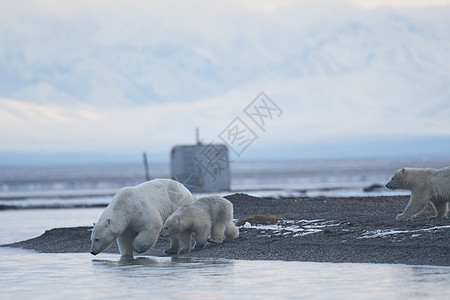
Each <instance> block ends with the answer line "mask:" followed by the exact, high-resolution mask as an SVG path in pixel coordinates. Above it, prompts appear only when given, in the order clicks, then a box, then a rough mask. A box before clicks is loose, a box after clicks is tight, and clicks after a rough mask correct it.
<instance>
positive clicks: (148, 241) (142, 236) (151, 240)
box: [133, 230, 159, 253]
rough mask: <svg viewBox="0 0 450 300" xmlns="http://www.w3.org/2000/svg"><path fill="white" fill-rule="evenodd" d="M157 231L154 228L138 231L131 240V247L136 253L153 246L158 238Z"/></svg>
mask: <svg viewBox="0 0 450 300" xmlns="http://www.w3.org/2000/svg"><path fill="white" fill-rule="evenodd" d="M158 232H159V231H155V230H144V231H141V232H139V233H138V235H137V236H136V238H135V239H134V242H133V249H134V251H136V252H137V253H143V252H145V251H147V250H148V248H150V247H151V246H153V245H154V244H155V243H156V241H157V239H158Z"/></svg>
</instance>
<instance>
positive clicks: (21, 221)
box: [0, 208, 104, 245]
mask: <svg viewBox="0 0 450 300" xmlns="http://www.w3.org/2000/svg"><path fill="white" fill-rule="evenodd" d="M103 210H104V208H73V209H64V208H60V209H23V210H22V209H21V210H3V211H2V210H0V220H2V221H1V222H0V245H4V244H9V243H13V242H19V241H23V240H27V239H30V238H34V237H37V236H40V235H41V234H43V233H44V232H45V230H49V229H52V228H57V227H77V226H92V223H94V222H97V220H98V218H99V217H100V215H101V213H102V212H103Z"/></svg>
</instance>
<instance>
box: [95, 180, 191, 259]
mask: <svg viewBox="0 0 450 300" xmlns="http://www.w3.org/2000/svg"><path fill="white" fill-rule="evenodd" d="M193 202H194V196H192V194H191V192H189V190H188V189H187V188H186V187H184V186H183V185H182V184H181V183H179V182H177V181H174V180H170V179H154V180H151V181H147V182H144V183H141V184H139V185H136V186H131V187H124V188H122V189H121V190H120V191H119V192H118V193H117V194H116V195H115V196H114V198H113V199H112V201H111V203H110V204H109V205H108V206H107V207H106V208H105V210H104V211H103V213H102V214H101V216H100V218H99V220H98V222H97V223H96V224H95V226H94V229H93V231H92V235H91V254H93V255H97V254H99V253H100V252H102V251H105V250H106V249H107V248H108V247H109V246H111V244H112V243H113V242H114V241H115V240H116V239H117V244H118V246H119V250H120V254H121V255H122V257H133V250H134V251H136V252H137V253H142V252H145V251H146V250H147V249H149V248H150V247H151V246H153V245H154V244H155V243H156V241H157V239H158V236H159V233H160V232H161V229H162V227H163V224H164V222H165V221H166V219H167V218H168V217H169V216H170V215H171V214H172V213H173V212H174V211H175V210H176V209H178V208H179V207H180V206H183V205H186V204H190V203H193Z"/></svg>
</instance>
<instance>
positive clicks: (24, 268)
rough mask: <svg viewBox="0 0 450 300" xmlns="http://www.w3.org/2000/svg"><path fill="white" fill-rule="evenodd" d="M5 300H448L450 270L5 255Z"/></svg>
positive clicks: (1, 271)
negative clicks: (385, 299) (303, 299)
mask: <svg viewBox="0 0 450 300" xmlns="http://www.w3.org/2000/svg"><path fill="white" fill-rule="evenodd" d="M0 256H1V263H0V298H1V299H30V298H31V299H125V298H126V299H132V298H133V299H143V298H146V299H150V298H156V299H275V298H278V299H300V298H305V299H362V298H364V299H382V298H388V299H448V283H449V282H450V268H448V267H428V266H406V265H374V264H328V263H301V262H281V261H234V260H205V259H201V260H200V259H182V258H178V259H176V258H172V259H171V258H168V257H164V258H159V257H158V258H157V257H140V258H137V259H135V260H133V261H120V260H119V255H114V254H100V255H99V256H98V257H96V258H93V257H92V256H91V255H90V254H87V253H86V254H42V253H35V252H32V251H26V250H20V249H11V248H0Z"/></svg>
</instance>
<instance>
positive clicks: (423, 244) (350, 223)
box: [2, 194, 450, 266]
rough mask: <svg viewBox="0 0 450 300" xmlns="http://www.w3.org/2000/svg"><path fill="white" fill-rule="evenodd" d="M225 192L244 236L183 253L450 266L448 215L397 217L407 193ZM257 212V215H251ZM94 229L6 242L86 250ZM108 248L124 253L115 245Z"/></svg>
mask: <svg viewBox="0 0 450 300" xmlns="http://www.w3.org/2000/svg"><path fill="white" fill-rule="evenodd" d="M227 198H228V199H229V200H230V201H232V202H233V204H234V211H235V218H236V219H238V220H239V223H240V224H246V223H247V224H246V225H243V226H241V228H240V237H239V238H238V239H236V240H234V241H232V242H224V243H223V244H217V245H216V244H214V245H213V244H208V245H207V247H206V248H205V249H201V250H194V251H193V252H191V253H188V254H183V255H181V256H182V257H199V258H225V259H239V260H285V261H308V262H336V263H344V262H347V263H388V264H409V265H436V266H450V255H449V251H450V220H448V219H447V220H428V217H430V216H431V215H432V209H431V208H428V209H427V210H426V211H425V212H424V213H422V214H421V215H419V216H418V217H416V219H414V220H413V221H407V222H398V221H396V220H395V216H396V214H397V213H400V212H401V211H402V210H403V209H404V207H405V205H406V203H407V201H408V197H407V196H389V197H386V196H378V197H335V198H333V197H317V198H289V199H287V198H279V199H271V198H269V199H268V198H259V197H252V196H249V195H246V194H233V195H230V196H227ZM254 215H257V216H258V217H255V218H250V217H251V216H254ZM264 215H266V216H264ZM276 220H281V221H278V226H275V225H274V224H266V225H265V226H264V227H262V226H260V225H256V224H257V223H259V224H261V223H273V222H276ZM302 220H304V221H302ZM311 220H316V221H314V222H311ZM318 220H320V221H318ZM250 223H253V225H250ZM90 228H91V227H73V228H57V229H52V230H48V231H46V232H45V233H44V234H43V235H41V236H39V237H36V238H33V239H29V240H26V241H22V242H16V243H12V244H8V245H2V247H16V248H24V249H31V250H35V251H37V252H43V253H80V252H84V253H88V252H89V247H90V241H89V239H90V231H89V229H90ZM274 228H275V230H274ZM168 245H169V241H168V240H167V239H161V238H160V239H159V240H158V242H157V244H156V245H155V247H153V248H151V249H150V250H148V251H147V252H146V253H144V254H140V255H137V256H143V255H151V256H166V255H165V254H164V249H166V248H167V247H168ZM108 252H110V253H118V250H117V247H116V245H115V244H114V245H113V246H112V247H111V248H110V249H109V250H108ZM101 255H102V254H101V253H100V254H99V255H98V256H97V257H101ZM93 258H94V256H93ZM118 259H119V256H118Z"/></svg>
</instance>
